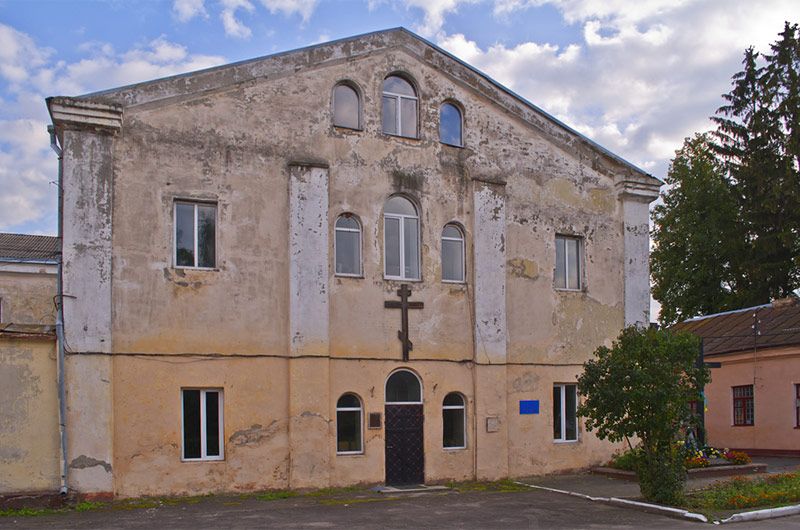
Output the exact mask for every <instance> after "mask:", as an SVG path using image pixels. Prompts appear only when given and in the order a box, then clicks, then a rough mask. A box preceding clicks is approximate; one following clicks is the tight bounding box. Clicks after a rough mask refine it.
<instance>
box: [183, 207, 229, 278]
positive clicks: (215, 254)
mask: <svg viewBox="0 0 800 530" xmlns="http://www.w3.org/2000/svg"><path fill="white" fill-rule="evenodd" d="M179 204H187V205H191V206H192V207H193V209H194V263H195V264H194V265H178V205H179ZM198 206H213V207H214V210H215V212H214V266H213V267H200V266H198V265H197V262H198V260H199V259H200V255H199V253H198V248H197V234H198V232H200V231H199V230H198V229H197V228H198V227H197V207H198ZM218 213H219V208H217V203H215V202H203V201H191V200H188V199H176V200H175V202H174V204H173V206H172V263H173V266H174V268H176V269H196V270H202V271H213V270H216V268H217V260H218V257H217V218H218V216H217V214H218Z"/></svg>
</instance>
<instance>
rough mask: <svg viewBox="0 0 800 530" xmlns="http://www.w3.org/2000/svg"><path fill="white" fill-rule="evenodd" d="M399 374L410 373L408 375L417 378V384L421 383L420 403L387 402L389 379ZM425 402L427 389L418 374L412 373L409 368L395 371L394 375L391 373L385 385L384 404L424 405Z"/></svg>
mask: <svg viewBox="0 0 800 530" xmlns="http://www.w3.org/2000/svg"><path fill="white" fill-rule="evenodd" d="M397 372H408V373H410V374H411V375H413V376H414V377H416V378H417V383H419V401H387V400H386V396H388V395H389V392H388V389H389V379H391V378H392V376H393V375H394V374H396V373H397ZM424 400H425V388H424V387H423V386H422V379H420V378H419V376H418V375H417V374H416V373H414V372H412V371H411V370H409V369H407V368H400V369H398V370H395V371H393V372H392V373H390V374H389V375H388V376H387V377H386V382H384V383H383V401H384V404H386V405H422V404H423V401H424Z"/></svg>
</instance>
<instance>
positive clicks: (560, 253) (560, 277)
mask: <svg viewBox="0 0 800 530" xmlns="http://www.w3.org/2000/svg"><path fill="white" fill-rule="evenodd" d="M566 267H567V265H566V256H565V249H564V238H563V237H557V238H556V271H555V274H556V279H555V280H556V287H558V288H560V289H564V288H566V287H567V274H566V272H567V271H566Z"/></svg>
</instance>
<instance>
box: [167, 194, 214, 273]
mask: <svg viewBox="0 0 800 530" xmlns="http://www.w3.org/2000/svg"><path fill="white" fill-rule="evenodd" d="M216 224H217V205H216V204H209V203H203V202H185V201H176V202H175V266H176V267H187V268H195V269H213V268H214V267H215V265H216V254H217V252H216Z"/></svg>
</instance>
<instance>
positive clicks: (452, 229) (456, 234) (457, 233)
mask: <svg viewBox="0 0 800 530" xmlns="http://www.w3.org/2000/svg"><path fill="white" fill-rule="evenodd" d="M442 237H452V238H455V239H462V238H463V236H462V235H461V230H459V229H458V228H457V227H456V226H455V225H446V226H445V227H444V230H442Z"/></svg>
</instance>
